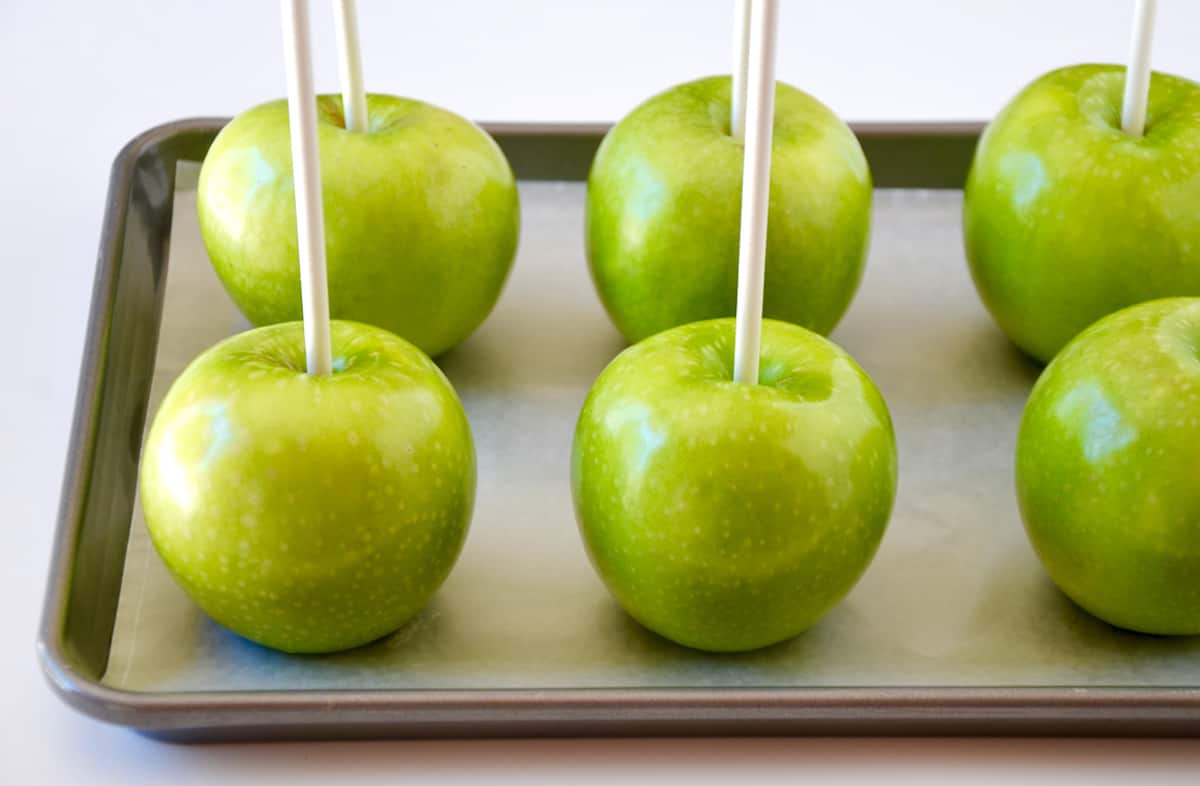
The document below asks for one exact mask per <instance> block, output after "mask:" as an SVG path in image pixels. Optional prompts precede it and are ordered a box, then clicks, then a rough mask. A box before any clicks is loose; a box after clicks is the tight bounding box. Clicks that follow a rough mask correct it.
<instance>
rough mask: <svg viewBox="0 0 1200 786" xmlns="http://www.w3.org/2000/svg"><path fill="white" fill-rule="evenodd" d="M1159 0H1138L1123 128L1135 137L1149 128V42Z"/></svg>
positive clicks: (1127, 74)
mask: <svg viewBox="0 0 1200 786" xmlns="http://www.w3.org/2000/svg"><path fill="white" fill-rule="evenodd" d="M1157 5H1158V2H1157V0H1137V9H1136V10H1135V11H1134V14H1133V41H1132V43H1131V44H1130V47H1129V66H1128V68H1126V69H1125V98H1124V100H1123V101H1122V104H1121V129H1122V130H1123V131H1124V132H1125V133H1127V134H1132V135H1133V136H1141V135H1142V134H1144V133H1145V131H1146V106H1147V104H1149V102H1150V44H1151V42H1152V40H1153V38H1154V12H1155V10H1157V9H1156V7H1157Z"/></svg>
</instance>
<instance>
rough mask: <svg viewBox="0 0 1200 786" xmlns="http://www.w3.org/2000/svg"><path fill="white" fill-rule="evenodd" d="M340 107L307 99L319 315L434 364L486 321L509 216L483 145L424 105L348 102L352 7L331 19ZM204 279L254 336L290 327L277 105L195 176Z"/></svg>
mask: <svg viewBox="0 0 1200 786" xmlns="http://www.w3.org/2000/svg"><path fill="white" fill-rule="evenodd" d="M337 19H338V20H339V24H338V31H339V40H340V42H341V47H340V49H341V52H342V58H341V73H342V82H343V94H342V96H340V97H339V96H334V95H329V96H320V97H319V98H318V99H317V118H318V124H317V133H318V136H319V138H320V150H321V159H322V162H323V164H324V165H325V171H326V176H325V178H324V181H323V189H324V201H325V206H326V212H327V215H326V233H327V238H328V243H329V284H330V298H331V299H330V308H331V312H332V314H333V316H334V317H335V318H339V319H352V320H356V321H360V322H366V323H369V324H372V325H378V326H380V327H383V328H386V329H387V330H390V331H392V332H393V333H395V334H397V335H399V336H400V337H402V338H404V339H407V340H408V341H411V342H412V343H413V344H416V345H417V346H418V347H420V348H421V349H422V350H423V351H425V352H426V353H427V354H429V355H433V356H437V355H439V354H441V353H443V352H445V351H446V350H448V349H450V348H451V347H454V346H455V345H457V344H458V343H460V342H461V341H463V340H464V339H465V338H466V337H467V336H469V335H470V334H471V333H472V331H474V330H475V328H477V327H478V326H479V325H480V324H481V323H482V322H483V320H484V319H485V318H486V317H487V315H488V313H489V312H490V311H491V310H492V307H493V306H494V305H495V304H496V301H497V299H498V298H499V296H500V292H501V289H502V288H503V286H504V283H505V281H506V280H507V278H508V274H509V271H510V270H511V268H512V263H513V258H514V255H515V254H516V248H517V237H518V234H519V229H520V207H519V203H518V196H517V186H516V181H515V179H514V176H513V171H512V168H511V167H510V166H509V163H508V161H507V159H506V158H505V157H504V154H503V153H502V152H501V150H500V148H499V147H498V146H497V145H496V142H495V141H494V140H493V139H492V138H491V137H490V136H488V134H487V133H485V132H484V131H483V130H482V129H480V128H479V127H478V126H476V125H474V124H473V123H471V122H470V121H468V120H465V119H464V118H462V117H459V116H458V115H455V114H453V113H451V112H448V111H446V110H444V109H441V108H439V107H436V106H432V105H430V104H427V103H424V102H421V101H417V100H413V99H409V98H398V97H395V96H390V95H380V94H370V95H364V94H363V92H362V68H361V63H360V58H359V56H358V35H357V27H356V25H355V24H354V16H353V3H352V2H346V0H342V2H341V3H340V7H339V13H338V15H337ZM198 205H199V216H200V228H201V231H202V233H203V237H204V243H205V246H206V247H207V249H208V255H209V257H210V258H211V260H212V263H213V268H214V269H215V270H216V273H217V275H218V277H219V278H220V279H221V281H222V283H223V284H224V285H225V288H226V290H227V291H228V292H229V295H230V297H232V298H233V301H234V302H235V303H236V304H237V305H238V307H239V308H240V309H241V311H242V313H244V314H245V315H246V317H247V318H248V319H249V320H250V321H251V322H253V323H254V324H256V325H266V324H273V323H276V322H285V321H288V320H295V319H299V318H300V279H299V276H298V275H297V268H296V259H297V252H296V245H295V228H294V227H295V224H294V215H295V202H294V199H293V189H292V165H291V156H290V153H289V148H288V104H287V102H286V101H272V102H270V103H266V104H262V105H261V106H256V107H254V108H252V109H249V110H247V111H246V112H243V113H242V114H240V115H238V116H237V117H235V118H234V119H233V120H232V121H231V122H230V123H229V124H228V125H227V126H226V127H225V128H224V129H222V130H221V133H220V134H218V135H217V138H216V140H215V141H214V142H213V144H212V147H211V148H210V149H209V151H208V154H207V155H206V156H205V159H204V164H203V167H202V168H201V171H200V183H199V193H198Z"/></svg>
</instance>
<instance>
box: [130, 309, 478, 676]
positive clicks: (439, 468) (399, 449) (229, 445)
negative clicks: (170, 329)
mask: <svg viewBox="0 0 1200 786" xmlns="http://www.w3.org/2000/svg"><path fill="white" fill-rule="evenodd" d="M332 332H333V354H334V371H333V373H331V374H328V375H324V376H309V375H308V374H306V373H305V370H304V369H305V362H304V331H303V325H302V324H301V323H299V322H289V323H283V324H279V325H271V326H267V327H263V328H258V329H257V330H252V331H249V332H246V333H242V334H240V335H236V336H234V337H232V338H229V339H227V340H225V341H223V342H221V343H220V344H217V345H216V346H214V347H213V348H211V349H209V350H208V351H206V352H204V353H203V354H201V355H200V356H199V357H198V358H196V360H195V361H193V362H192V364H191V365H189V366H188V368H187V370H185V371H184V372H183V374H182V375H181V376H180V377H179V378H178V379H177V380H176V381H175V383H174V384H173V385H172V386H171V388H170V390H169V391H168V393H167V395H166V398H165V399H164V400H163V402H162V406H161V407H160V408H159V410H158V413H157V415H156V416H155V418H154V422H153V425H152V426H151V428H150V433H149V436H148V437H147V440H146V444H145V449H144V451H143V454H142V462H141V499H142V508H143V510H144V512H145V517H146V524H147V527H148V528H149V531H150V536H151V538H152V540H153V542H154V545H155V547H156V548H157V549H158V553H159V554H160V555H161V556H162V559H163V561H164V562H165V563H166V566H167V568H169V569H170V571H171V572H172V573H173V574H174V576H175V578H176V579H177V580H178V581H179V583H180V584H181V585H182V586H183V588H184V589H185V590H186V591H187V592H188V594H189V595H191V597H192V598H193V599H194V600H195V601H196V603H197V604H199V606H200V607H201V608H202V609H204V611H206V612H207V613H208V614H209V615H210V616H211V617H212V618H213V619H215V620H216V621H217V622H219V623H221V624H222V625H225V626H226V627H228V628H230V629H231V630H233V631H235V632H236V633H239V634H241V635H242V636H245V637H246V638H248V639H252V640H253V641H256V642H259V643H261V644H265V645H267V646H269V647H274V648H275V649H279V650H284V651H287V652H329V651H333V650H340V649H346V648H349V647H355V646H358V645H360V644H365V643H367V642H369V641H372V640H374V639H377V638H379V637H381V636H383V635H385V634H387V633H390V632H391V631H393V630H395V629H396V628H398V627H399V626H400V625H401V624H403V623H404V622H405V621H406V620H408V619H409V618H410V617H412V616H413V615H414V614H416V613H417V611H418V610H419V609H420V608H421V607H422V606H424V605H425V603H426V601H428V600H429V598H430V597H431V596H432V595H433V593H434V591H435V590H436V589H437V588H438V586H439V585H440V584H441V583H442V581H443V579H445V578H446V575H447V574H448V573H449V571H450V568H451V566H452V565H453V564H454V561H455V559H456V558H457V556H458V553H459V551H460V550H461V548H462V545H463V541H464V539H465V537H466V533H467V525H468V523H469V521H470V518H471V510H472V505H473V502H474V495H475V453H474V447H473V444H472V441H471V433H470V430H469V427H468V425H467V419H466V416H465V415H464V413H463V409H462V405H461V404H460V403H459V401H458V398H457V397H456V396H455V393H454V390H453V389H452V388H451V387H450V384H449V382H447V381H446V379H445V377H444V376H442V373H441V371H439V370H438V368H437V366H435V365H434V364H433V362H432V361H430V360H429V358H428V357H426V356H425V355H424V354H422V353H421V351H420V350H418V349H417V348H416V347H414V346H413V345H411V344H409V343H408V342H406V341H404V340H402V339H400V338H398V337H396V336H394V335H392V334H391V333H388V332H387V331H385V330H382V329H380V328H375V327H371V326H369V325H364V324H359V323H354V322H339V321H335V322H334V323H333V325H332Z"/></svg>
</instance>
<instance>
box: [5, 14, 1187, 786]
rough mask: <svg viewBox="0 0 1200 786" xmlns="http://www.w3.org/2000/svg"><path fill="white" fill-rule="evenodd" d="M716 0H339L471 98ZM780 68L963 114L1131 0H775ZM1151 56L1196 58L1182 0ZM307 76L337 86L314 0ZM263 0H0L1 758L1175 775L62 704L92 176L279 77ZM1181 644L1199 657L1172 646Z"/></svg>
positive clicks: (669, 48)
mask: <svg viewBox="0 0 1200 786" xmlns="http://www.w3.org/2000/svg"><path fill="white" fill-rule="evenodd" d="M731 5H732V4H731V2H730V0H703V1H701V0H640V1H639V2H632V1H628V0H627V1H625V2H601V0H589V1H588V2H565V1H560V2H552V1H551V0H540V1H537V0H476V1H475V2H469V1H468V0H450V1H447V2H424V3H418V2H403V3H402V2H385V1H384V0H360V12H361V15H362V27H363V45H364V47H365V53H366V56H365V62H366V75H367V84H368V87H369V88H370V89H373V90H378V91H383V92H393V93H400V94H407V95H413V96H416V97H420V98H424V99H428V100H432V101H434V102H436V103H439V104H442V105H444V106H446V107H449V108H451V109H454V110H456V111H458V112H460V113H462V114H465V115H467V116H469V117H472V118H475V119H479V120H545V121H554V120H558V121H568V120H575V121H578V120H615V119H617V118H618V117H620V116H621V115H622V114H623V113H624V112H626V111H628V110H629V109H630V108H632V106H633V105H635V104H636V103H637V102H639V101H640V100H641V99H643V98H645V97H647V96H648V95H650V94H652V93H654V92H657V91H658V90H660V89H662V88H665V87H667V86H669V85H670V84H672V83H675V82H679V81H683V80H686V79H690V78H694V77H696V76H699V75H702V74H708V73H714V72H720V71H727V70H728V66H727V58H728V47H729V37H730V36H729V30H728V26H729V19H730V11H731ZM783 6H784V7H783V16H782V23H783V29H782V31H781V42H782V45H781V62H780V64H779V77H780V79H783V80H785V81H788V82H791V83H793V84H796V85H798V86H801V87H803V88H804V89H806V90H808V91H809V92H812V93H814V94H815V95H817V96H818V97H819V98H821V99H823V100H824V101H825V102H826V103H828V104H830V105H831V106H832V107H833V108H834V109H835V110H836V111H838V112H839V113H840V114H841V115H842V116H843V117H845V118H847V119H849V120H898V119H975V118H985V117H988V116H990V115H992V114H993V113H994V112H995V111H996V110H997V109H998V108H999V107H1000V106H1001V104H1002V103H1003V102H1004V101H1005V100H1007V98H1008V97H1010V96H1011V95H1012V94H1013V93H1014V92H1015V91H1016V90H1017V89H1018V88H1019V87H1020V86H1021V85H1022V84H1023V83H1025V82H1026V81H1028V80H1029V79H1031V78H1032V77H1034V76H1036V75H1037V74H1038V73H1040V72H1042V71H1045V70H1047V69H1049V68H1052V67H1055V66H1057V65H1063V64H1066V63H1070V62H1077V61H1082V60H1091V61H1120V60H1122V59H1123V58H1124V57H1125V54H1126V45H1127V37H1128V25H1129V18H1130V15H1131V13H1132V7H1133V2H1132V0H1004V1H1002V0H987V1H985V0H980V1H979V2H969V1H967V0H959V2H934V0H908V1H907V2H897V1H896V0H843V1H842V2H815V0H814V1H809V0H803V1H802V0H784V3H783ZM1160 6H1161V9H1160V14H1159V18H1160V25H1159V32H1158V36H1157V41H1156V50H1155V51H1156V56H1155V65H1156V67H1158V68H1159V69H1161V70H1166V71H1172V72H1175V73H1179V74H1183V75H1186V76H1190V77H1192V78H1200V46H1198V45H1197V44H1196V40H1197V39H1196V35H1197V31H1200V3H1196V2H1194V0H1162V2H1160ZM313 10H314V14H313V15H314V20H315V21H316V22H317V27H316V29H315V31H314V33H315V36H316V39H317V42H318V59H317V63H316V67H317V74H318V85H319V87H321V88H322V89H324V90H335V89H336V71H335V65H334V59H333V55H332V52H331V43H332V28H331V23H330V14H329V12H328V10H327V8H326V7H325V3H323V2H318V3H316V4H315V5H314V9H313ZM276 14H277V10H276V4H275V3H274V2H270V0H219V1H216V0H207V1H206V2H195V1H193V2H183V1H181V0H171V1H168V0H157V2H133V1H132V0H97V1H96V2H83V1H82V0H77V1H76V2H74V3H71V2H45V1H44V0H42V1H37V0H0V80H2V81H0V84H2V86H3V95H4V98H5V101H6V104H5V109H4V110H3V112H2V113H0V163H2V166H0V265H2V268H3V274H4V279H3V282H4V283H3V285H0V298H2V300H0V336H2V337H4V350H3V352H2V353H0V501H2V502H3V510H4V511H5V517H4V521H3V524H0V619H3V621H4V625H5V627H4V633H3V638H2V639H0V644H2V645H3V646H2V647H0V783H3V784H42V783H45V784H50V783H54V784H65V783H90V784H94V783H121V784H140V783H161V782H163V781H169V782H170V783H172V784H173V785H174V784H178V785H180V786H182V784H185V783H193V782H195V783H200V782H206V783H221V784H234V783H241V782H260V781H261V782H281V781H287V782H290V783H334V782H337V783H349V782H356V783H358V782H367V783H385V782H388V783H390V782H395V781H398V780H399V781H406V780H411V781H413V782H421V783H459V782H468V781H473V782H478V781H493V782H507V783H535V782H545V783H562V782H564V781H570V782H594V783H602V782H610V781H615V780H617V779H622V780H638V779H645V780H651V779H652V780H654V781H655V782H658V783H677V782H678V783H682V782H688V783H710V782H712V783H716V782H721V783H748V782H768V781H782V780H783V779H785V778H786V779H787V780H789V781H793V780H804V779H812V780H814V781H822V782H829V783H842V782H846V783H850V782H853V783H872V782H877V783H883V782H889V783H896V782H902V783H923V784H938V783H946V784H950V783H963V782H971V783H992V782H1001V781H1012V780H1016V779H1021V780H1031V779H1032V780H1033V781H1034V782H1051V783H1090V784H1096V783H1125V782H1129V781H1133V780H1136V781H1137V782H1139V783H1151V782H1156V781H1157V782H1167V781H1175V782H1190V783H1196V782H1200V744H1196V743H1191V742H1179V741H1175V742H1172V741H1142V742H1138V741H1115V742H1114V741H1064V740H1058V741H1055V740H1044V741H1031V740H1008V741H1005V740H991V741H989V740H974V741H970V740H968V741H946V740H922V741H903V740H840V741H837V740H834V741H830V740H741V741H735V740H721V741H662V740H657V741H656V740H642V741H560V742H550V741H536V740H534V741H523V742H439V743H367V744H319V745H303V746H301V745H286V746H284V745H274V746H261V745H260V746H208V747H193V748H186V747H178V746H167V745H162V744H158V743H154V742H150V741H147V740H144V739H142V738H140V737H138V736H136V735H134V734H132V733H130V732H127V731H124V730H121V729H115V728H109V727H106V726H103V725H100V724H97V723H94V722H92V721H89V720H86V719H84V718H82V717H79V716H77V715H75V714H74V713H73V712H71V711H70V710H68V709H66V708H65V707H64V706H62V705H60V704H59V702H58V700H57V699H55V698H54V697H53V696H52V695H51V693H50V691H49V690H48V689H47V688H46V686H45V685H44V683H43V680H42V678H41V676H40V675H39V674H38V670H37V667H36V663H35V660H34V655H33V640H34V632H35V627H36V621H37V616H38V613H39V609H40V604H41V593H42V589H43V584H44V577H45V569H46V564H47V555H48V547H49V543H50V537H51V528H52V524H53V521H54V515H55V510H56V506H57V496H58V486H59V480H60V474H61V469H62V461H63V456H64V449H65V445H66V438H67V430H68V424H69V421H70V414H71V406H72V402H73V397H74V387H75V381H76V373H77V368H78V361H79V352H80V346H81V341H82V336H83V329H84V321H85V318H86V308H87V303H88V297H89V293H90V288H91V280H92V269H93V264H94V256H95V251H96V244H97V239H98V227H99V223H100V219H101V211H102V207H103V198H104V193H105V185H106V180H107V175H108V168H109V164H110V162H111V160H112V157H113V155H114V154H115V153H116V152H117V150H118V149H119V148H120V147H121V145H122V144H123V143H124V142H125V141H127V140H128V139H129V138H130V137H132V136H133V135H135V134H137V133H138V132H140V131H142V130H144V129H146V128H148V127H150V126H153V125H156V124H158V123H161V122H163V121H167V120H172V119H175V118H179V117H184V116H190V115H228V114H233V113H236V112H238V111H240V110H242V109H244V108H246V107H248V106H250V105H252V104H255V103H257V102H260V101H263V100H266V99H269V98H272V97H275V96H278V95H280V94H282V92H283V75H282V66H281V50H280V34H279V27H278V22H277V18H276ZM1197 667H1198V668H1200V664H1197Z"/></svg>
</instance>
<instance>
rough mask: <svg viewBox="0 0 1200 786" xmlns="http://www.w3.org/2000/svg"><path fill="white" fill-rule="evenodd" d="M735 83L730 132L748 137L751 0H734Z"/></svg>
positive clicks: (732, 88) (731, 103)
mask: <svg viewBox="0 0 1200 786" xmlns="http://www.w3.org/2000/svg"><path fill="white" fill-rule="evenodd" d="M733 5H734V8H733V84H732V85H731V93H730V101H729V108H730V117H729V133H730V134H731V135H732V136H733V138H734V139H736V140H737V141H739V142H741V141H744V140H745V138H746V71H747V70H748V69H749V68H750V0H734V4H733Z"/></svg>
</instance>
